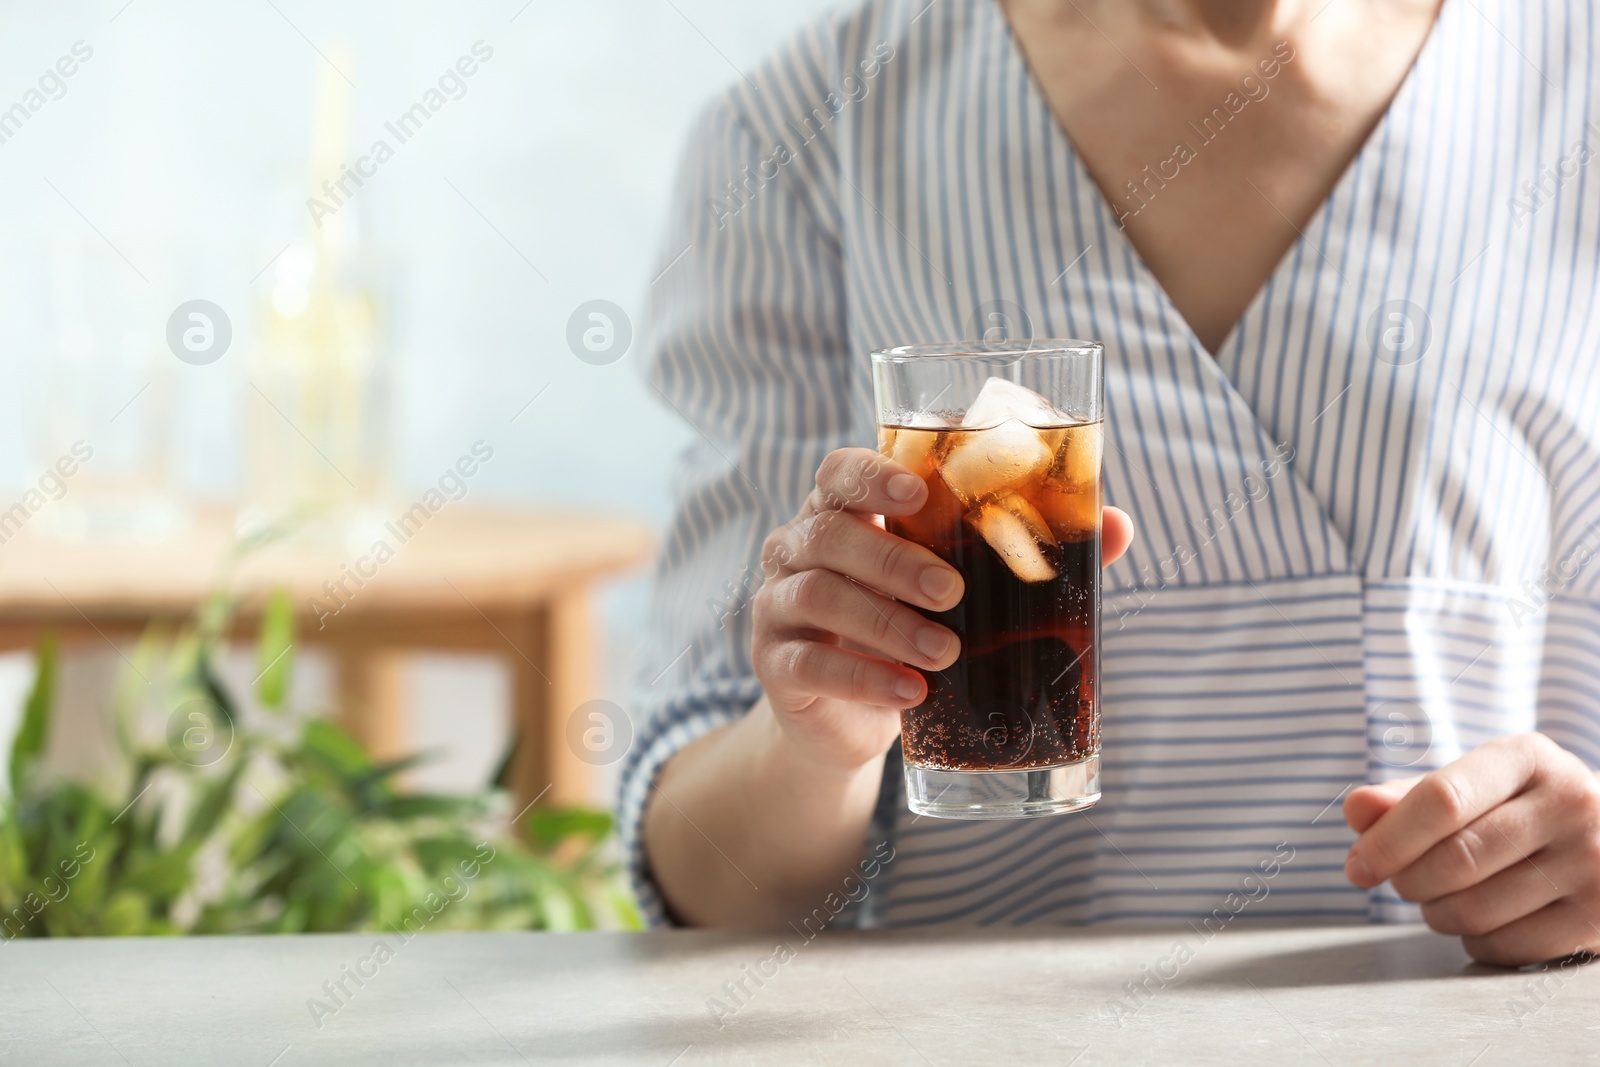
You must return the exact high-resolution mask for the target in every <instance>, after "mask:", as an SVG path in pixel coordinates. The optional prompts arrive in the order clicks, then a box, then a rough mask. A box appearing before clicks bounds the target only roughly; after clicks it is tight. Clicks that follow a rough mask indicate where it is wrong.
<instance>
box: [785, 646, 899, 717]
mask: <svg viewBox="0 0 1600 1067" xmlns="http://www.w3.org/2000/svg"><path fill="white" fill-rule="evenodd" d="M764 657H765V659H766V663H765V666H766V668H767V669H766V670H765V671H764V672H763V673H762V677H763V678H765V679H772V681H771V682H769V683H768V684H767V685H766V687H765V688H766V691H767V699H768V700H769V701H771V703H772V705H773V706H774V707H777V708H782V709H784V710H790V711H793V710H797V709H799V708H803V707H805V706H807V705H809V704H810V703H812V701H814V700H816V699H817V698H818V697H829V698H832V699H835V700H845V701H849V702H851V703H854V704H876V705H878V706H879V707H885V708H909V707H915V706H916V705H917V704H920V703H922V698H923V697H924V696H925V695H926V694H927V683H926V682H924V681H923V680H922V675H920V674H918V673H917V672H916V671H914V670H912V669H911V668H910V667H901V666H899V665H898V664H893V663H886V662H885V661H883V660H881V659H876V658H874V657H872V656H867V655H863V654H862V653H860V652H850V651H847V650H845V649H842V648H836V647H834V646H833V645H828V644H823V643H822V642H821V641H807V640H804V639H801V638H795V639H792V640H787V641H779V642H776V643H775V644H772V645H769V646H767V648H766V649H765V650H764Z"/></svg>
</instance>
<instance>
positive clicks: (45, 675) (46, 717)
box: [10, 634, 57, 796]
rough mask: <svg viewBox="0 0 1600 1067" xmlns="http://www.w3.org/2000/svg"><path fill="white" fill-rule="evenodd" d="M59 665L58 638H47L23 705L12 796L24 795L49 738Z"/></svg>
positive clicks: (13, 758)
mask: <svg viewBox="0 0 1600 1067" xmlns="http://www.w3.org/2000/svg"><path fill="white" fill-rule="evenodd" d="M56 665H57V656H56V638H55V635H54V634H46V635H45V637H44V640H42V641H41V642H40V643H39V652H38V669H37V670H36V671H35V672H34V676H33V689H32V690H30V691H29V693H28V699H27V701H26V702H24V704H23V705H22V722H21V724H20V725H19V726H18V727H17V735H16V737H15V738H13V739H12V741H11V764H10V773H11V779H10V781H11V795H12V796H21V795H22V793H23V791H24V789H25V788H26V787H27V784H28V779H29V777H30V776H31V775H32V773H33V768H34V765H35V763H37V761H38V759H39V755H40V753H42V752H43V751H44V746H45V741H46V740H48V738H49V734H50V713H51V711H52V709H53V708H54V707H55V693H56Z"/></svg>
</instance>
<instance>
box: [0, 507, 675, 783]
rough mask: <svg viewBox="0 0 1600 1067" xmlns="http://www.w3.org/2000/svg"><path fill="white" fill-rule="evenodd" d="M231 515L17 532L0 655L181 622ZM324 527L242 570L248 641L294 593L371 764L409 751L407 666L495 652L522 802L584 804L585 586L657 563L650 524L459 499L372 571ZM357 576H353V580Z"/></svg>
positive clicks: (391, 538)
mask: <svg viewBox="0 0 1600 1067" xmlns="http://www.w3.org/2000/svg"><path fill="white" fill-rule="evenodd" d="M234 514H235V513H234V510H233V509H231V508H220V507H218V508H207V509H199V510H196V511H195V512H193V514H192V517H191V521H190V522H189V523H188V524H187V528H186V529H183V530H182V531H181V532H179V533H177V534H174V535H173V536H171V537H169V538H167V539H165V540H162V541H159V542H156V543H149V544H146V543H140V542H138V541H134V540H111V539H96V540H90V541H84V542H79V543H69V542H63V541H56V540H51V539H48V538H46V537H43V536H38V535H36V534H34V533H33V532H31V531H30V530H29V529H28V528H26V527H25V528H24V529H23V530H22V531H21V532H19V533H18V534H17V535H16V536H15V537H13V538H12V539H11V540H9V541H7V542H6V544H5V546H4V548H0V649H17V648H27V647H31V646H33V645H34V644H36V643H37V641H38V639H39V637H40V635H41V633H42V632H44V631H45V630H47V629H48V630H54V631H56V632H57V633H59V634H60V636H61V640H62V642H63V644H64V645H69V646H70V645H72V644H79V645H82V644H85V643H91V642H93V643H105V642H110V641H111V640H112V639H113V638H119V637H122V638H126V637H129V636H137V634H139V633H140V632H142V631H143V630H144V629H145V627H147V626H148V625H149V624H150V623H151V622H153V621H156V620H165V621H169V622H179V621H182V620H184V619H185V618H187V616H189V614H190V613H192V612H193V611H194V609H195V607H196V606H197V605H198V604H199V603H200V601H201V600H202V599H203V598H204V597H205V596H206V595H207V594H208V593H211V592H213V591H214V590H215V589H216V588H217V582H218V575H219V569H218V568H219V565H220V564H221V562H222V561H223V560H224V558H225V557H226V556H227V554H228V552H229V550H230V548H231V547H232V545H233V544H234V540H235V530H234ZM316 530H317V528H316V526H315V524H312V525H311V526H309V527H308V529H307V531H306V532H305V533H304V534H297V535H296V536H295V537H293V538H289V539H286V540H283V541H280V542H276V543H274V544H271V545H268V546H266V547H264V548H261V549H260V550H258V551H256V552H254V553H252V554H251V555H250V556H249V558H248V559H247V560H245V561H244V562H242V563H241V564H240V565H239V567H238V568H237V570H236V571H235V574H234V578H233V580H232V582H231V586H232V588H233V589H234V590H235V591H236V593H237V594H238V598H239V609H240V610H239V615H238V618H237V625H236V628H235V633H236V636H238V637H241V638H244V637H248V636H250V635H251V634H253V632H254V630H255V628H256V626H257V624H258V622H259V613H260V610H261V607H262V604H263V602H264V600H265V597H266V595H267V593H269V592H270V591H271V590H273V589H275V588H286V589H288V590H289V591H290V593H291V594H292V595H293V598H294V603H295V605H296V608H297V611H298V614H299V632H298V636H297V638H296V640H297V641H301V642H311V643H314V644H319V645H324V646H326V647H327V648H328V649H329V650H330V651H331V653H332V654H333V657H334V660H335V663H336V665H337V668H338V686H339V690H340V692H339V696H340V698H341V699H340V700H339V707H340V709H341V714H342V716H343V719H344V723H345V725H346V727H347V728H348V729H350V730H351V732H352V733H354V734H355V736H356V737H358V738H359V739H360V740H361V741H362V742H363V743H364V744H365V745H366V746H367V747H368V749H369V750H370V751H371V752H372V753H373V754H374V756H376V757H378V758H380V759H387V758H393V757H395V756H398V755H402V754H404V753H405V752H406V751H407V750H408V749H407V737H406V708H405V703H404V700H405V693H404V675H403V671H402V667H403V665H404V662H405V658H406V657H407V656H408V655H409V654H413V653H416V652H419V651H449V652H476V653H485V654H490V655H493V656H495V657H496V658H498V659H499V660H500V661H501V662H502V663H504V664H505V666H506V669H507V671H508V672H509V674H510V678H511V704H512V721H513V728H514V729H515V731H516V733H517V735H518V737H519V739H520V743H519V745H518V749H517V754H516V757H515V760H514V764H513V787H514V789H515V791H516V793H517V795H518V796H519V797H520V798H522V801H523V802H524V803H526V802H528V801H531V800H533V799H534V797H535V796H537V795H538V794H540V793H541V792H542V791H544V790H546V789H547V788H548V790H549V794H548V797H547V799H549V800H551V801H558V802H559V801H568V802H579V801H583V800H586V799H588V797H587V782H588V773H587V772H588V771H589V769H590V768H589V765H588V764H587V763H585V762H583V761H582V760H579V759H578V758H577V756H576V755H575V754H574V753H573V752H572V751H571V749H570V748H569V746H568V744H567V719H568V717H569V716H570V715H571V714H572V713H573V711H574V709H576V708H577V707H578V706H579V705H580V704H582V703H584V702H585V701H587V700H590V699H592V698H594V697H595V696H596V692H595V688H594V686H595V666H594V663H595V660H594V647H595V646H594V641H595V632H594V631H595V619H594V616H593V613H592V610H591V603H590V600H591V590H592V587H593V585H594V583H595V582H596V581H597V580H599V579H601V578H604V577H606V576H608V575H614V574H617V573H619V572H622V571H625V570H628V569H630V568H633V567H635V566H637V565H638V564H640V563H641V562H642V561H643V560H644V559H645V558H646V557H647V556H648V555H649V552H650V536H649V534H648V532H647V531H646V530H645V528H644V527H643V525H641V524H639V523H637V522H633V521H631V520H625V519H618V518H604V517H598V516H593V515H582V514H573V513H558V512H529V511H517V510H509V509H506V510H497V509H485V508H468V507H458V506H454V505H452V506H450V507H446V508H444V509H442V510H440V511H438V512H437V513H435V514H433V515H432V516H431V517H429V518H428V519H427V520H426V522H425V523H423V524H421V525H420V528H417V529H415V530H410V529H409V528H408V530H407V532H409V534H410V536H409V537H408V538H407V539H406V540H404V541H403V542H401V541H400V539H399V538H398V537H397V536H396V535H395V534H393V533H390V534H387V535H385V536H386V539H387V541H388V543H389V544H390V545H391V546H393V555H392V558H389V559H388V560H387V561H386V562H382V563H378V562H376V560H375V559H373V558H371V557H370V556H369V555H368V553H367V551H366V550H364V549H358V550H357V551H351V548H353V547H356V546H358V545H361V544H366V543H370V541H371V540H374V539H375V538H368V537H366V536H365V535H362V536H358V537H356V538H347V537H343V536H336V535H334V534H333V532H332V531H329V532H328V535H327V536H325V537H322V538H320V539H319V538H318V537H317V536H315V534H316ZM375 531H376V527H375ZM348 540H353V541H354V542H355V544H354V545H347V544H346V543H345V542H346V541H348ZM363 558H365V559H366V562H365V563H363V562H361V561H362V560H363ZM351 568H356V569H358V570H359V571H360V572H362V573H360V574H357V575H355V576H352V572H351ZM330 588H333V589H335V590H337V591H338V592H337V594H336V595H333V596H330V593H329V589H330ZM319 604H320V605H321V607H318V605H319ZM334 608H337V609H338V610H337V613H336V614H329V613H328V612H329V611H331V610H332V609H334ZM319 619H320V623H321V625H320V627H319Z"/></svg>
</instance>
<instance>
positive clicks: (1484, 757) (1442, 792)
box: [1344, 736, 1541, 889]
mask: <svg viewBox="0 0 1600 1067" xmlns="http://www.w3.org/2000/svg"><path fill="white" fill-rule="evenodd" d="M1527 742H1528V738H1527V736H1521V737H1509V738H1497V739H1496V740H1494V741H1490V742H1488V743H1487V744H1484V745H1481V746H1479V747H1478V748H1477V749H1475V750H1473V751H1472V752H1469V753H1467V754H1466V755H1465V756H1462V757H1461V758H1460V759H1458V760H1456V761H1455V762H1454V763H1452V764H1450V765H1449V766H1447V767H1444V768H1443V769H1441V770H1437V771H1434V772H1433V773H1432V774H1428V775H1425V776H1424V777H1423V779H1422V781H1420V782H1418V783H1417V784H1416V785H1415V786H1413V787H1412V789H1411V791H1410V792H1408V793H1407V794H1406V795H1405V796H1404V797H1402V798H1401V799H1400V802H1399V803H1398V804H1396V805H1395V806H1394V807H1393V808H1391V809H1390V810H1389V811H1388V813H1386V814H1385V815H1383V816H1381V817H1380V818H1379V819H1378V821H1377V822H1376V823H1374V824H1373V825H1372V828H1371V829H1370V830H1368V831H1367V832H1366V833H1364V834H1362V835H1361V836H1360V837H1358V838H1357V839H1356V843H1355V845H1354V846H1352V847H1351V849H1350V855H1349V856H1348V857H1346V859H1345V864H1344V873H1345V877H1346V878H1348V879H1350V881H1351V882H1353V883H1354V884H1355V885H1358V886H1360V887H1361V888H1363V889H1370V888H1372V887H1373V886H1375V885H1378V884H1379V883H1380V882H1383V881H1386V880H1387V879H1389V878H1391V877H1393V876H1394V874H1395V873H1396V872H1398V871H1401V870H1404V869H1405V868H1406V867H1408V866H1410V865H1411V864H1413V863H1415V862H1416V861H1417V859H1418V858H1420V857H1421V856H1422V854H1423V853H1425V852H1427V851H1428V850H1429V849H1430V848H1432V847H1433V846H1434V845H1436V844H1438V843H1439V842H1440V841H1442V840H1444V839H1445V838H1446V837H1448V836H1449V835H1451V834H1453V833H1455V832H1456V831H1457V830H1459V829H1461V828H1462V827H1463V826H1466V825H1468V824H1469V823H1471V822H1473V821H1474V820H1475V819H1477V818H1478V817H1479V816H1481V815H1482V814H1483V813H1484V812H1486V811H1488V810H1489V809H1490V808H1492V807H1494V806H1495V805H1497V804H1500V803H1502V802H1504V801H1506V800H1509V799H1510V798H1511V797H1513V796H1515V795H1516V794H1517V793H1519V792H1521V790H1522V788H1523V787H1524V786H1525V785H1527V783H1528V782H1529V780H1530V779H1532V777H1533V775H1534V774H1535V772H1536V771H1537V769H1538V758H1539V757H1538V753H1539V752H1540V751H1541V749H1540V747H1539V746H1538V745H1534V744H1529V743H1527Z"/></svg>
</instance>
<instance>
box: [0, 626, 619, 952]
mask: <svg viewBox="0 0 1600 1067" xmlns="http://www.w3.org/2000/svg"><path fill="white" fill-rule="evenodd" d="M231 614H232V604H231V601H229V600H228V598H226V597H224V596H218V597H214V598H212V599H211V600H210V601H208V603H207V604H206V605H205V606H204V607H203V608H202V610H201V611H200V613H199V615H198V617H197V619H196V620H195V622H194V623H193V624H192V625H191V626H189V627H186V628H184V629H183V630H180V631H178V632H176V633H166V632H162V631H160V630H152V631H151V632H150V633H148V634H146V636H145V638H144V640H143V641H142V642H141V644H140V646H139V648H138V650H137V651H136V652H135V654H134V656H133V659H132V660H131V661H130V662H129V670H128V671H127V672H125V674H124V675H123V677H122V679H121V682H120V683H119V688H118V693H117V697H116V706H115V707H114V708H113V716H114V721H115V724H116V731H115V733H116V739H117V749H118V753H119V758H118V763H119V766H118V768H117V770H116V772H115V773H114V774H112V775H110V776H109V777H110V779H112V781H111V782H109V783H108V782H105V781H100V782H97V783H96V784H94V785H87V784H81V783H78V782H73V781H69V780H66V779H64V778H62V777H60V776H59V775H54V774H52V773H51V772H50V771H49V770H48V769H47V768H46V766H45V764H44V762H43V756H44V752H45V747H46V743H47V741H48V739H49V736H50V726H51V712H52V708H53V703H54V695H55V690H56V676H57V652H56V648H55V645H54V643H53V642H51V641H49V640H46V641H45V642H44V643H43V644H42V645H41V647H40V648H39V652H38V660H37V663H38V666H37V675H36V678H35V681H34V684H33V688H32V691H31V692H30V694H29V695H28V698H27V702H26V705H25V707H24V710H23V715H22V719H21V723H20V726H19V728H18V730H17V733H16V735H15V739H14V740H13V742H12V745H11V753H10V764H9V769H10V779H9V781H10V791H9V795H8V796H6V797H5V798H4V799H3V801H0V940H9V939H11V938H13V937H18V936H34V937H37V936H88V935H121V934H183V933H293V932H310V931H317V932H321V931H339V930H391V931H400V930H409V931H412V932H415V931H417V930H418V929H434V930H440V929H453V930H462V929H470V930H485V929H494V930H581V929H591V928H596V927H606V928H631V927H636V926H638V925H639V919H638V914H637V912H636V910H635V909H634V906H633V904H632V901H631V899H630V897H629V895H628V894H627V892H626V890H625V889H624V888H623V887H622V885H621V882H620V879H619V877H618V873H617V869H616V864H615V862H614V860H613V859H612V858H611V851H610V848H609V844H610V836H611V820H610V817H609V816H608V815H607V814H605V813H604V812H599V811H591V810H586V809H555V808H542V807H534V808H532V809H529V810H527V811H526V812H525V813H523V814H522V816H521V818H520V819H518V820H517V825H516V826H514V827H513V826H511V825H509V823H510V819H509V818H508V816H510V815H512V814H513V813H512V812H511V810H510V808H511V802H510V798H509V797H508V796H507V795H506V794H505V792H504V791H503V790H502V789H501V788H499V787H500V786H501V785H502V784H503V783H501V782H499V781H497V782H496V783H495V784H494V786H493V787H491V788H489V789H486V790H485V791H484V792H482V793H480V794H478V795H470V796H459V795H447V794H436V793H414V792H407V791H404V790H403V789H401V788H400V786H399V783H398V781H397V779H398V778H399V777H400V776H401V775H402V774H403V772H405V771H406V770H407V769H408V768H410V767H413V766H415V765H417V764H418V763H420V762H422V761H423V757H420V756H413V757H410V758H408V759H404V760H399V761H397V762H393V763H384V764H380V763H377V762H375V761H374V760H373V759H372V757H371V756H369V755H368V753H367V752H366V751H365V750H364V749H363V748H362V747H361V746H360V745H359V744H357V743H356V741H355V740H354V739H352V738H351V737H350V736H349V735H348V734H346V733H344V732H343V731H341V730H340V729H339V728H338V727H336V726H334V725H333V724H332V723H331V722H330V721H329V720H328V719H327V718H325V717H314V716H308V715H305V714H301V713H296V712H294V711H292V710H291V709H290V708H289V707H288V699H289V693H290V688H291V687H290V681H291V674H292V666H293V660H294V648H295V634H294V612H293V608H292V605H291V603H290V601H289V599H288V597H287V596H284V595H276V596H274V597H272V598H271V599H270V601H269V602H268V604H267V606H266V608H265V611H264V615H263V619H262V625H261V627H260V639H259V646H258V649H257V660H256V669H257V670H258V671H259V674H258V676H257V678H256V679H255V681H254V683H253V685H254V689H255V695H256V698H257V703H258V704H259V705H260V706H261V707H262V708H263V709H265V710H264V712H263V713H261V714H257V715H254V716H253V720H254V721H252V722H246V721H245V719H244V718H243V717H242V716H241V713H240V707H239V705H238V703H237V701H236V700H235V698H234V695H233V694H231V693H230V692H229V691H228V688H227V686H226V685H225V684H224V683H223V682H222V680H221V679H220V677H219V675H218V672H217V671H216V669H215V662H216V655H217V650H218V648H219V647H220V646H221V645H222V643H223V638H224V634H225V633H226V631H227V627H228V623H229V620H230V617H231ZM152 708H154V709H157V710H158V711H159V712H160V713H162V714H165V715H169V716H170V717H169V718H168V723H167V729H166V731H165V733H164V735H163V736H162V737H160V738H151V737H148V736H147V734H148V733H149V730H148V729H147V726H148V723H147V721H146V720H148V719H149V717H150V711H151V709H152Z"/></svg>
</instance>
